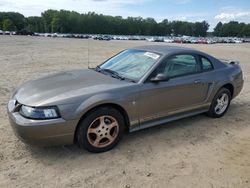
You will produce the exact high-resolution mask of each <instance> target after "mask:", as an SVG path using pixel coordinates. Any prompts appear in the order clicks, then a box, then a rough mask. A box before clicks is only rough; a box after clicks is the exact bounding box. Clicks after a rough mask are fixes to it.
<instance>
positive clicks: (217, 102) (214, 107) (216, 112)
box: [207, 88, 232, 118]
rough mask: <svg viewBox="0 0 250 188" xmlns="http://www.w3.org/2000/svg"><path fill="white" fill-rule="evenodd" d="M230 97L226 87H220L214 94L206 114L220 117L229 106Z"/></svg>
mask: <svg viewBox="0 0 250 188" xmlns="http://www.w3.org/2000/svg"><path fill="white" fill-rule="evenodd" d="M231 97H232V96H231V92H230V91H229V90H228V89H227V88H221V89H220V90H219V91H218V92H217V94H216V95H215V96H214V99H213V101H212V103H211V105H210V109H209V111H208V113H207V114H208V115H209V116H210V117H214V118H220V117H222V116H223V115H224V114H225V113H226V112H227V110H228V108H229V106H230V102H231Z"/></svg>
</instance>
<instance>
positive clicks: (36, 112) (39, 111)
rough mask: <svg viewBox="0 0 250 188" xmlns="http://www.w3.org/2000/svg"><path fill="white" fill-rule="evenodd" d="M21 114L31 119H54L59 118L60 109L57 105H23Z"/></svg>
mask: <svg viewBox="0 0 250 188" xmlns="http://www.w3.org/2000/svg"><path fill="white" fill-rule="evenodd" d="M20 114H21V115H23V116H24V117H27V118H31V119H54V118H59V117H60V115H59V110H58V108H57V107H55V106H54V107H44V108H43V107H29V106H25V105H22V106H21V108H20Z"/></svg>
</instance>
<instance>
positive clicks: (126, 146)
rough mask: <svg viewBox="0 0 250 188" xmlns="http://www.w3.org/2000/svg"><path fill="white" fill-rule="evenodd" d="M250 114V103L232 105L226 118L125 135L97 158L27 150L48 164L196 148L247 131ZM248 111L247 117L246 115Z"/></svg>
mask: <svg viewBox="0 0 250 188" xmlns="http://www.w3.org/2000/svg"><path fill="white" fill-rule="evenodd" d="M249 110H250V102H247V103H242V104H241V103H232V105H231V108H230V109H229V110H228V112H227V113H226V114H225V116H224V117H222V118H217V119H216V118H209V117H207V116H206V115H204V114H200V115H196V116H192V117H188V118H184V119H181V120H177V121H174V122H169V123H167V124H163V125H158V126H155V127H151V128H147V129H143V130H140V131H136V132H132V133H128V134H125V135H124V137H123V139H122V140H121V142H120V144H119V145H118V146H117V147H115V148H114V149H112V150H111V151H108V152H105V153H100V154H93V153H89V152H87V151H85V150H82V149H80V148H79V147H78V146H77V145H69V146H56V147H45V148H39V147H32V146H28V145H26V146H25V147H26V149H27V150H28V151H29V152H30V153H31V155H32V156H34V157H35V158H40V159H45V160H53V159H54V160H61V159H69V160H72V159H74V158H79V157H81V156H85V157H92V159H93V160H95V158H96V159H98V158H100V156H101V157H102V156H103V157H107V156H111V155H115V154H117V155H121V154H124V153H125V154H127V152H128V153H129V152H133V153H134V154H136V150H138V151H144V150H145V151H147V152H150V151H151V152H152V148H154V150H156V151H155V152H158V150H162V149H164V148H171V147H178V146H180V145H182V146H185V145H188V146H194V147H195V145H196V144H200V143H204V142H208V143H209V142H210V141H211V140H213V139H216V137H218V136H230V135H231V133H230V132H231V131H234V130H239V129H244V128H245V127H247V122H246V121H247V111H249ZM243 111H246V113H242V112H243Z"/></svg>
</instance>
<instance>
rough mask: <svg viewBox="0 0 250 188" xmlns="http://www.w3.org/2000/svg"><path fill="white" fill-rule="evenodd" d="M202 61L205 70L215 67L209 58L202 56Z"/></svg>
mask: <svg viewBox="0 0 250 188" xmlns="http://www.w3.org/2000/svg"><path fill="white" fill-rule="evenodd" d="M201 63H202V69H203V70H204V71H209V70H212V69H213V65H212V63H211V62H210V61H209V60H208V59H207V58H204V57H201Z"/></svg>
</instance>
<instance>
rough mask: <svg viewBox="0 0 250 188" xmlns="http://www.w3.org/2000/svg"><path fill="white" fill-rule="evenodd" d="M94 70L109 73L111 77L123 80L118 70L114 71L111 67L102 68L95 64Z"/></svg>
mask: <svg viewBox="0 0 250 188" xmlns="http://www.w3.org/2000/svg"><path fill="white" fill-rule="evenodd" d="M96 70H97V71H98V72H106V73H108V74H110V75H111V76H112V77H115V78H119V79H121V80H124V79H125V78H124V77H123V76H121V75H120V74H119V73H118V72H116V71H113V70H111V69H102V68H101V67H100V66H97V67H96Z"/></svg>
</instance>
